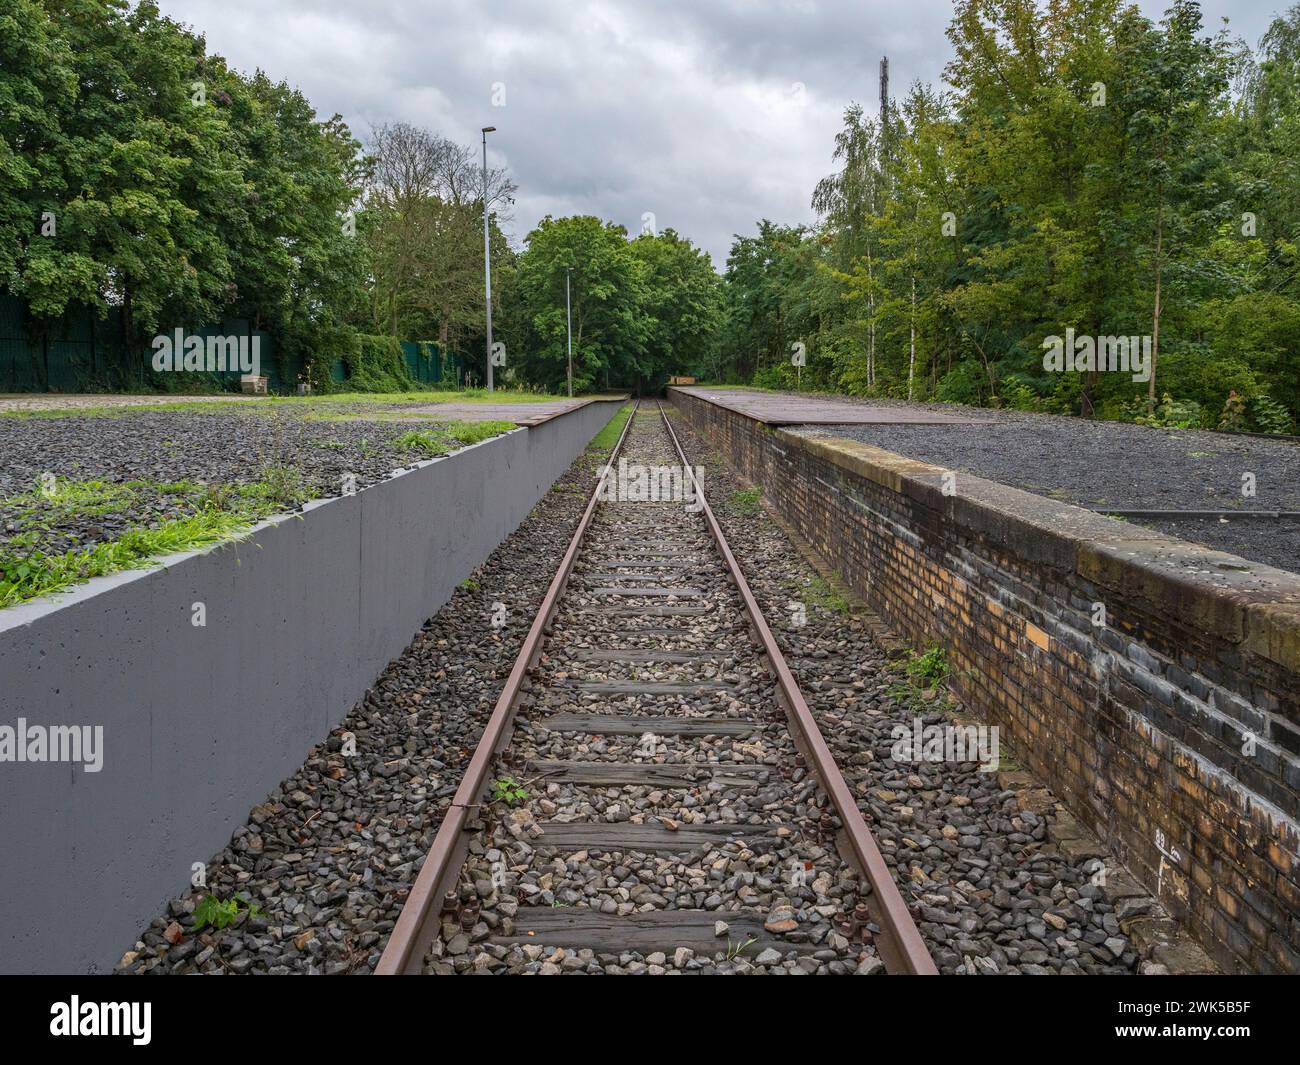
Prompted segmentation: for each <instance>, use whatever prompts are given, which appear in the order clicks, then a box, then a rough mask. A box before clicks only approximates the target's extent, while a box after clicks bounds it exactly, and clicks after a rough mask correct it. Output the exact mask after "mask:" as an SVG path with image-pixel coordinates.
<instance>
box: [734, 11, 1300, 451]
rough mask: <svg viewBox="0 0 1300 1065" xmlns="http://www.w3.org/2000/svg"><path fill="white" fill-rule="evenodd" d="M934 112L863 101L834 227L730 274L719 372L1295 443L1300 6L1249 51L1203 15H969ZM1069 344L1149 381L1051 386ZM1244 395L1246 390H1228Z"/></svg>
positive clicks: (800, 232)
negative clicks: (1141, 358)
mask: <svg viewBox="0 0 1300 1065" xmlns="http://www.w3.org/2000/svg"><path fill="white" fill-rule="evenodd" d="M948 36H949V38H950V40H951V43H952V46H953V50H954V58H953V59H952V61H951V62H950V63H949V65H948V68H947V71H946V80H947V82H948V85H947V87H946V88H945V89H943V90H942V91H940V90H935V89H932V88H929V87H926V86H921V85H916V86H913V87H912V88H911V90H910V91H909V92H908V93H907V94H906V95H905V96H904V97H903V98H902V100H901V101H898V102H896V103H894V102H891V104H890V106H889V107H888V108H887V109H886V110H885V113H884V114H883V116H882V117H880V118H876V119H873V118H870V117H867V116H866V115H865V114H864V111H863V109H862V108H861V107H860V106H857V105H854V106H851V107H849V108H848V109H847V111H846V112H845V115H844V124H843V128H842V130H841V132H840V134H839V136H838V138H837V140H836V145H835V159H836V163H837V167H838V169H837V171H836V172H835V173H833V174H832V175H830V176H829V177H827V178H826V179H825V180H824V181H822V182H821V183H820V184H819V185H818V187H817V189H816V190H815V192H814V196H813V206H814V207H815V208H816V209H817V211H818V212H819V215H820V218H821V222H820V223H819V225H818V226H816V227H807V228H787V227H783V226H779V225H775V224H773V223H771V222H768V221H766V220H765V221H763V222H761V223H760V224H759V227H758V232H757V234H756V235H753V236H743V237H737V239H736V241H735V243H734V245H733V247H732V250H731V255H730V258H729V260H728V264H727V273H726V285H725V290H726V315H727V329H726V331H725V333H724V340H723V345H722V356H723V358H722V364H721V367H720V372H721V375H722V376H724V377H727V378H729V379H732V380H751V379H752V380H755V381H757V382H758V383H760V384H767V385H773V386H792V385H793V384H794V382H795V376H796V370H795V368H794V367H793V366H791V364H790V362H791V360H790V345H791V344H792V343H793V342H794V341H802V342H804V343H805V345H806V348H807V366H806V367H805V368H803V369H802V384H803V387H810V386H812V387H819V388H825V389H831V390H838V391H844V392H851V393H861V394H880V395H890V396H911V397H913V398H917V399H940V400H952V401H960V402H967V403H976V404H991V403H997V404H1006V405H1010V406H1016V407H1022V408H1035V409H1045V410H1052V411H1059V412H1062V413H1065V412H1072V413H1082V414H1099V415H1102V416H1108V417H1141V418H1143V419H1147V420H1152V421H1155V422H1168V423H1171V424H1202V425H1216V424H1218V423H1220V422H1221V421H1224V420H1225V419H1226V421H1228V422H1231V423H1232V425H1233V426H1234V427H1237V428H1252V429H1265V430H1270V431H1277V430H1278V429H1279V428H1287V427H1290V426H1292V424H1293V418H1294V415H1295V414H1296V412H1297V411H1298V410H1300V328H1298V327H1300V271H1298V267H1300V261H1298V254H1300V253H1298V252H1297V243H1296V242H1297V237H1298V236H1300V207H1298V206H1297V205H1298V204H1300V7H1296V8H1293V9H1292V10H1291V11H1290V13H1289V14H1288V15H1286V16H1284V17H1281V18H1279V19H1277V20H1276V21H1275V22H1274V24H1273V26H1272V28H1271V29H1270V30H1269V32H1268V34H1267V35H1266V36H1265V37H1264V39H1263V41H1262V42H1261V46H1260V50H1259V53H1258V55H1252V54H1251V52H1250V50H1249V49H1247V48H1246V47H1245V46H1244V45H1243V44H1242V43H1241V42H1239V41H1234V40H1232V39H1231V38H1230V37H1229V36H1228V35H1227V33H1226V32H1223V33H1220V34H1218V35H1217V36H1208V35H1206V34H1205V33H1204V31H1203V29H1202V25H1201V15H1200V11H1199V8H1198V5H1197V4H1195V3H1193V2H1191V0H1176V2H1175V3H1174V5H1173V6H1172V7H1171V8H1170V9H1169V11H1168V12H1167V13H1166V15H1165V17H1164V18H1163V19H1162V20H1160V21H1158V22H1154V23H1153V22H1152V21H1149V20H1147V19H1145V18H1143V17H1141V16H1140V15H1139V13H1138V12H1137V10H1136V8H1134V7H1131V6H1126V5H1124V4H1123V3H1121V0H1052V2H1050V3H1047V4H1035V3H1033V2H1031V0H959V2H958V3H957V4H956V6H955V15H954V18H953V21H952V24H951V26H950V28H949V31H948ZM1067 328H1072V329H1073V330H1074V331H1075V332H1076V333H1078V334H1079V335H1088V336H1092V337H1110V336H1134V337H1146V338H1149V343H1150V347H1151V362H1152V370H1153V372H1152V374H1151V379H1150V380H1149V381H1135V380H1134V379H1133V376H1134V375H1133V374H1130V373H1121V372H1103V371H1099V370H1098V369H1096V368H1093V369H1091V370H1085V371H1082V372H1077V373H1056V372H1050V371H1049V370H1047V369H1045V368H1044V346H1043V345H1044V340H1045V339H1046V338H1048V337H1051V336H1062V335H1064V334H1065V330H1066V329H1067ZM1234 393H1235V394H1234Z"/></svg>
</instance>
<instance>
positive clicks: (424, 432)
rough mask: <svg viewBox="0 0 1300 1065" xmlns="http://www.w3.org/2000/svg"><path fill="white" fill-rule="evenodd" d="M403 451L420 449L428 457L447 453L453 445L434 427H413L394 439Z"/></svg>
mask: <svg viewBox="0 0 1300 1065" xmlns="http://www.w3.org/2000/svg"><path fill="white" fill-rule="evenodd" d="M393 443H394V444H396V445H397V446H398V447H399V448H401V449H402V450H403V451H420V452H423V453H424V455H425V456H426V457H428V458H434V457H435V456H437V455H445V454H447V452H449V451H450V450H451V446H450V445H449V444H448V443H447V441H446V440H445V439H443V437H442V436H440V435H439V434H438V433H435V432H434V431H433V430H432V429H412V430H411V431H410V432H407V433H403V434H402V435H401V436H399V437H398V438H397V439H396V440H394V441H393Z"/></svg>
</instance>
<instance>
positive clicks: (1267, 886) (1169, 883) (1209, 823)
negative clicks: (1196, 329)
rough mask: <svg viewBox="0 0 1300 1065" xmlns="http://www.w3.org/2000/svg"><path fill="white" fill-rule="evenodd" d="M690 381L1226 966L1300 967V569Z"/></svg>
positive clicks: (681, 400)
mask: <svg viewBox="0 0 1300 1065" xmlns="http://www.w3.org/2000/svg"><path fill="white" fill-rule="evenodd" d="M670 397H671V399H672V401H673V403H674V404H675V405H676V406H677V408H678V409H679V410H680V411H681V412H682V413H683V415H684V416H685V417H686V418H687V420H688V421H689V422H690V423H691V424H692V425H693V426H694V427H695V428H696V429H697V430H699V431H701V432H702V433H703V434H705V435H706V436H707V438H708V439H709V440H710V441H711V442H713V443H714V444H715V445H716V446H717V447H718V448H719V449H720V450H721V452H722V453H723V454H724V455H725V456H726V458H727V459H728V461H730V462H731V463H732V465H734V466H735V467H736V468H737V469H738V470H739V471H740V472H741V473H742V474H743V475H744V476H745V477H747V478H748V479H749V480H751V481H753V482H754V483H755V484H758V485H760V486H761V487H762V488H763V492H764V497H765V498H766V499H767V500H768V502H769V503H770V504H771V505H772V506H774V507H775V509H776V510H777V511H778V513H780V514H781V516H782V517H783V518H784V519H785V520H786V521H788V522H790V523H791V524H792V525H794V526H795V527H796V528H798V529H799V530H800V532H801V533H802V534H803V535H804V536H805V537H806V538H807V540H808V542H809V543H810V544H811V545H812V546H813V547H814V549H815V550H817V551H818V552H819V553H820V554H821V555H822V557H823V559H824V560H825V562H826V563H827V564H829V565H830V566H831V567H833V568H834V569H835V570H836V571H837V572H838V574H839V575H840V576H841V577H842V578H843V579H844V580H845V582H846V583H847V584H849V586H850V587H852V588H853V589H854V590H855V591H856V592H857V593H858V594H859V595H860V596H861V597H862V598H863V599H864V600H866V601H867V602H868V603H869V604H870V605H871V606H872V607H873V608H874V609H876V610H878V611H879V612H880V613H881V614H882V615H883V616H884V617H885V618H886V619H887V620H888V621H889V623H890V624H891V626H892V627H894V628H896V629H897V630H898V631H899V632H900V633H902V634H903V635H905V636H906V637H908V638H909V639H910V640H911V641H913V642H914V643H916V644H918V645H924V644H926V643H928V642H931V641H933V642H937V643H939V644H941V645H942V646H943V647H944V648H945V649H946V651H947V656H948V661H949V663H950V665H951V667H952V670H953V673H954V675H955V678H956V679H955V683H954V687H955V688H956V691H957V694H958V695H959V697H960V698H961V699H962V701H963V702H964V703H966V705H967V706H968V707H969V708H970V709H971V710H973V711H975V712H976V713H978V714H981V715H983V716H984V717H985V718H987V719H988V720H989V721H990V722H992V723H995V724H997V725H999V726H1000V727H1001V728H1002V730H1003V736H1004V738H1005V739H1006V740H1007V742H1009V744H1010V745H1011V746H1012V747H1013V748H1014V749H1015V751H1016V755H1017V759H1018V760H1019V761H1021V762H1022V763H1024V764H1025V765H1026V766H1027V767H1028V768H1030V769H1031V770H1032V771H1033V772H1034V773H1035V774H1036V775H1037V776H1038V777H1039V778H1040V779H1041V780H1043V782H1044V783H1046V784H1047V785H1048V786H1049V787H1051V788H1052V790H1053V791H1055V792H1056V794H1057V795H1058V797H1059V798H1060V799H1061V800H1062V801H1063V802H1064V803H1065V804H1066V805H1067V806H1068V807H1069V808H1070V809H1071V810H1072V812H1073V813H1074V814H1075V816H1076V817H1078V818H1079V819H1080V820H1081V821H1083V822H1084V823H1085V824H1087V825H1088V827H1090V828H1091V829H1092V830H1093V831H1094V832H1095V833H1096V834H1097V835H1098V836H1099V837H1100V838H1101V839H1102V840H1104V841H1105V842H1106V844H1107V845H1108V846H1109V847H1110V848H1111V850H1112V851H1113V852H1114V853H1115V855H1116V857H1117V858H1119V859H1120V860H1121V861H1122V862H1124V863H1125V864H1126V865H1127V866H1128V867H1129V868H1130V869H1131V870H1132V871H1133V872H1134V873H1135V874H1136V875H1137V876H1138V877H1139V878H1140V879H1142V880H1143V881H1144V882H1145V884H1146V886H1147V887H1148V888H1149V889H1150V890H1151V891H1152V892H1154V893H1156V894H1158V895H1159V897H1160V899H1161V900H1162V901H1163V902H1164V904H1165V905H1166V907H1167V908H1168V909H1169V911H1170V913H1171V914H1172V915H1173V916H1174V917H1175V918H1177V919H1178V920H1179V921H1180V922H1182V923H1183V924H1184V925H1185V926H1186V927H1187V928H1188V930H1189V931H1190V932H1191V933H1192V934H1193V936H1195V937H1196V938H1197V939H1198V940H1199V941H1200V943H1201V944H1202V945H1203V946H1204V947H1205V949H1206V950H1207V951H1208V952H1209V953H1210V954H1211V955H1212V956H1213V957H1214V959H1215V960H1216V961H1217V962H1218V963H1219V965H1220V966H1222V967H1223V968H1224V970H1225V971H1229V972H1232V971H1240V972H1263V973H1267V972H1300V890H1298V889H1297V886H1296V882H1297V877H1298V876H1300V857H1298V850H1300V831H1298V827H1297V819H1298V818H1300V577H1297V576H1296V575H1295V574H1290V573H1286V572H1283V571H1281V570H1275V569H1270V568H1268V567H1265V566H1262V565H1257V564H1254V563H1243V561H1242V560H1241V559H1237V558H1234V557H1233V556H1230V555H1226V554H1223V553H1222V552H1216V551H1211V550H1209V549H1208V548H1202V547H1197V546H1194V545H1191V544H1187V543H1184V542H1182V541H1179V540H1174V539H1171V538H1169V537H1166V536H1164V535H1162V534H1160V533H1157V532H1154V531H1151V530H1147V529H1143V528H1139V527H1136V526H1132V525H1128V524H1126V523H1122V522H1117V521H1114V520H1111V519H1107V518H1103V517H1100V516H1098V515H1095V514H1093V513H1091V512H1089V511H1085V510H1082V509H1080V508H1077V507H1071V506H1068V505H1066V504H1062V503H1058V502H1056V501H1054V500H1048V499H1044V498H1041V497H1038V496H1033V495H1030V494H1028V493H1025V492H1020V491H1017V490H1015V489H1010V488H1006V487H1004V486H1001V485H997V484H993V483H992V482H989V481H983V480H981V479H979V478H975V477H971V476H968V475H966V474H954V475H952V476H951V478H950V479H949V480H948V481H947V485H948V487H950V488H953V489H955V491H954V492H952V493H951V494H948V493H946V492H945V477H944V474H945V472H946V471H944V470H942V469H940V468H939V467H935V466H930V465H928V464H925V463H921V462H915V461H913V460H909V459H905V458H902V457H901V456H898V455H894V454H891V453H890V452H887V451H882V450H880V449H878V448H873V447H869V446H867V445H864V444H859V443H856V442H853V441H845V440H835V439H831V438H826V437H800V436H796V435H794V434H792V433H789V432H785V431H782V430H773V429H769V428H767V427H765V426H763V425H762V424H760V423H758V422H756V421H754V420H753V419H751V418H749V417H748V416H746V415H743V414H739V413H736V412H734V411H730V410H727V409H725V408H723V407H720V406H718V405H717V404H715V403H711V402H708V401H707V400H705V399H702V398H700V397H698V396H697V395H692V394H689V393H686V392H681V391H678V390H676V389H672V390H670ZM1097 604H1101V605H1102V606H1103V607H1104V608H1105V614H1106V623H1105V625H1104V626H1098V625H1096V624H1094V621H1093V619H1094V612H1095V611H1096V608H1097ZM1252 744H1253V748H1252ZM1247 752H1249V753H1247Z"/></svg>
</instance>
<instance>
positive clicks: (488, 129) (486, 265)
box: [482, 126, 497, 392]
mask: <svg viewBox="0 0 1300 1065" xmlns="http://www.w3.org/2000/svg"><path fill="white" fill-rule="evenodd" d="M496 131H497V128H496V126H484V127H483V129H482V133H483V277H484V283H485V286H486V288H487V387H488V391H489V392H491V391H492V390H493V389H492V242H491V239H490V238H489V236H488V175H487V135H488V134H489V133H495V132H496Z"/></svg>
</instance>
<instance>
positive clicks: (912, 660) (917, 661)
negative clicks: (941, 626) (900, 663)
mask: <svg viewBox="0 0 1300 1065" xmlns="http://www.w3.org/2000/svg"><path fill="white" fill-rule="evenodd" d="M905 668H906V670H907V675H908V676H909V677H911V679H912V683H913V684H917V685H919V686H920V687H922V688H937V687H938V686H939V685H940V684H942V683H943V682H944V681H945V680H947V679H948V661H947V658H946V657H945V655H944V650H943V648H942V647H940V646H939V645H938V644H937V643H932V644H931V645H930V646H929V647H928V648H926V651H925V653H924V654H920V655H918V654H917V653H916V652H915V651H913V652H912V653H911V654H910V655H908V657H907V665H906V667H905Z"/></svg>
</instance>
